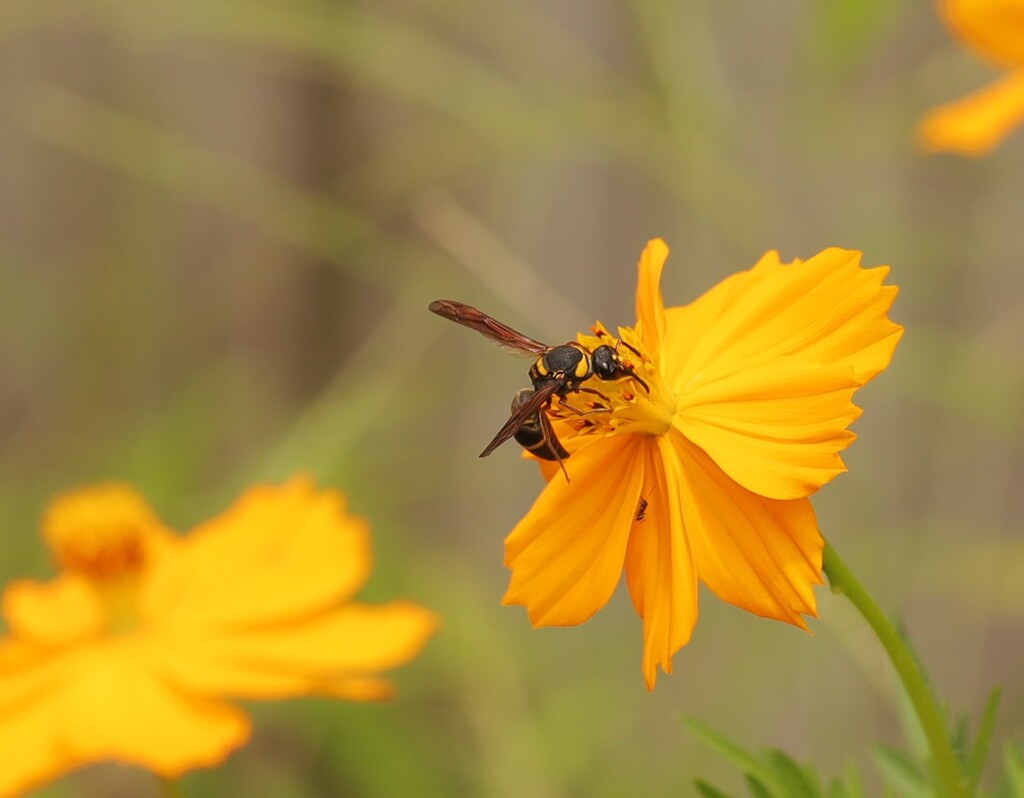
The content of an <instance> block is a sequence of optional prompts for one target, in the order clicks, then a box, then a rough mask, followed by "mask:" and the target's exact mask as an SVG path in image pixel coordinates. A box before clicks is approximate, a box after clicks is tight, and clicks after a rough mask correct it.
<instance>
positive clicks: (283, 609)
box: [143, 477, 372, 628]
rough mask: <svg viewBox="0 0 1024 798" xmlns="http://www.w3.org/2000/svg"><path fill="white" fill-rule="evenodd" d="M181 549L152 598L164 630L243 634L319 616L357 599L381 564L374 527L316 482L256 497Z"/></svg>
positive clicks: (156, 578)
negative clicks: (177, 627)
mask: <svg viewBox="0 0 1024 798" xmlns="http://www.w3.org/2000/svg"><path fill="white" fill-rule="evenodd" d="M181 549H182V550H181V552H180V553H179V555H178V556H176V557H175V558H173V559H171V560H169V561H168V562H167V563H166V567H164V568H162V569H160V570H158V571H157V572H156V573H154V575H153V579H152V581H151V583H150V585H149V586H148V589H147V591H146V592H145V593H144V594H143V602H144V605H143V607H144V611H145V612H146V613H147V614H150V615H152V616H153V617H154V618H157V619H159V620H160V622H161V623H163V624H181V625H189V624H199V625H203V626H210V625H214V624H225V625H228V626H231V627H234V628H238V627H242V626H245V625H247V624H249V623H255V624H267V623H272V622H273V621H274V620H276V619H284V618H290V617H293V616H295V615H298V614H301V613H306V612H313V611H316V610H318V609H321V608H323V607H325V606H327V605H329V604H333V603H335V602H337V601H339V600H341V599H344V598H348V597H349V596H351V595H352V594H353V593H354V592H355V591H356V590H358V589H359V587H361V586H362V584H363V582H365V581H366V579H367V577H368V576H369V573H370V568H371V564H372V562H371V554H370V540H369V530H368V528H367V526H366V523H365V522H364V521H362V520H361V519H358V518H355V517H353V516H350V515H348V514H347V513H346V511H345V501H344V497H343V496H342V495H341V494H340V493H339V492H337V491H317V490H316V488H315V487H314V485H313V483H312V482H311V481H310V480H309V479H308V478H306V477H296V478H294V479H292V480H291V481H290V482H288V483H287V484H286V485H283V486H280V487H276V486H269V485H268V486H261V487H255V488H252V489H250V490H249V491H248V492H247V493H246V494H245V495H243V496H242V497H241V498H240V499H239V500H238V501H237V502H236V503H235V505H234V506H233V507H231V508H229V509H228V510H227V511H226V512H224V513H223V514H221V515H219V516H217V517H216V518H213V519H212V520H210V521H207V522H206V523H204V524H201V525H200V526H198V527H197V528H196V529H195V530H194V531H193V532H192V533H191V534H190V535H189V536H188V537H187V538H186V539H185V540H184V541H183V542H182V546H181ZM225 563H230V564H231V567H230V568H225Z"/></svg>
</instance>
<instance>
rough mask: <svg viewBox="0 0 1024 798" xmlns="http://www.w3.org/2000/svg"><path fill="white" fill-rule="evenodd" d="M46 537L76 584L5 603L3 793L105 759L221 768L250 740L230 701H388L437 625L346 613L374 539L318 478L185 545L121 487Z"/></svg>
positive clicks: (213, 525)
mask: <svg viewBox="0 0 1024 798" xmlns="http://www.w3.org/2000/svg"><path fill="white" fill-rule="evenodd" d="M106 510H109V515H105V511H106ZM44 528H45V529H46V530H47V540H48V542H49V543H50V544H51V546H52V547H53V548H54V553H55V555H56V559H57V561H58V562H60V563H61V564H62V565H63V566H64V568H65V569H66V570H65V571H64V572H63V573H62V574H61V575H59V576H58V577H57V578H56V579H55V580H54V581H53V582H51V583H49V584H44V585H40V584H35V583H30V582H16V583H14V584H12V585H11V586H9V587H8V589H7V591H6V592H5V594H4V600H3V609H4V614H5V617H6V620H7V622H8V627H9V629H10V633H9V634H8V636H7V637H5V638H3V639H0V746H2V747H3V750H4V751H5V761H7V760H8V759H11V761H12V763H13V764H11V765H10V767H8V766H7V765H5V767H4V768H0V794H4V795H6V794H9V793H13V792H17V791H20V790H23V789H26V788H28V787H31V786H34V785H37V784H41V783H44V782H45V781H47V780H50V779H52V778H55V777H56V776H59V775H61V774H62V773H65V772H67V771H69V770H72V769H74V768H76V767H79V766H81V765H85V764H89V763H91V762H98V761H101V760H107V759H113V760H116V761H119V762H123V763H128V764H134V765H139V766H142V767H145V768H148V769H150V770H152V771H153V772H155V773H158V774H160V775H162V776H166V777H176V776H178V775H180V774H181V773H183V772H185V771H187V770H189V769H191V768H195V767H202V766H208V765H213V764H216V763H218V762H220V761H221V760H222V759H223V758H224V757H225V756H227V755H228V754H229V753H230V752H231V751H232V750H234V749H235V748H237V747H238V746H240V745H242V744H243V743H244V742H245V741H246V740H247V739H248V736H249V720H248V718H247V717H246V715H245V714H244V713H243V712H241V711H240V710H239V709H237V708H235V707H233V706H232V705H231V704H229V703H227V702H226V700H225V699H229V698H237V697H244V698H282V697H288V696H296V695H306V694H324V695H333V696H337V697H346V698H352V699H355V700H368V699H369V698H385V697H387V696H388V695H389V694H390V692H391V687H390V685H389V684H388V682H387V681H385V680H383V679H381V678H380V677H379V675H378V673H379V671H382V670H386V669H390V668H392V667H395V666H397V665H400V664H402V663H404V662H407V661H408V660H409V659H411V658H412V657H414V656H415V655H416V654H417V653H418V652H419V651H420V649H421V648H422V647H423V645H424V643H425V642H426V640H427V638H428V637H429V636H430V635H431V634H432V632H433V631H434V629H435V628H436V626H437V620H436V618H435V616H434V615H433V614H432V613H430V612H429V611H427V610H424V609H422V608H421V607H418V606H416V605H414V604H411V603H408V602H392V603H391V604H386V605H383V606H370V605H366V604H356V603H349V602H348V601H346V600H347V599H348V598H349V597H350V596H351V594H352V593H353V592H354V591H355V590H356V588H358V587H359V586H360V585H361V584H362V583H363V582H364V581H365V579H366V577H367V575H368V573H369V569H370V551H369V538H368V532H367V529H366V524H365V523H364V522H363V521H361V520H359V519H355V518H352V517H351V516H349V515H348V514H347V513H346V512H345V505H344V499H343V497H342V496H341V494H340V493H338V492H336V491H318V490H316V489H315V488H314V487H313V485H312V483H311V482H310V481H309V480H306V479H295V480H292V481H291V482H290V483H288V484H287V485H285V486H283V487H260V488H254V489H252V490H250V491H249V492H248V493H247V494H246V495H244V496H243V497H242V498H241V499H240V500H239V501H238V502H237V503H236V505H235V506H234V507H233V508H232V509H230V510H229V511H228V512H226V513H224V514H223V515H222V516H220V517H218V518H216V519H214V520H213V521H210V522H208V523H206V524H204V525H202V526H201V527H199V529H198V530H197V531H196V532H193V533H192V534H191V535H189V536H187V537H185V538H182V539H176V538H171V537H170V535H169V533H168V532H167V531H166V530H165V529H164V528H163V527H162V526H161V525H160V524H159V522H157V521H156V520H155V516H153V515H152V513H151V511H149V510H148V508H145V507H144V506H143V505H141V504H140V501H139V499H138V497H137V496H135V495H134V494H132V493H130V492H129V491H128V490H127V489H125V488H124V487H122V486H99V487H97V488H92V489H86V490H83V491H78V492H74V493H71V494H66V495H64V496H61V497H60V498H58V500H57V501H55V502H54V505H53V507H52V508H51V510H50V512H48V513H47V516H46V519H45V521H44ZM15 759H16V760H17V761H16V762H14V760H15Z"/></svg>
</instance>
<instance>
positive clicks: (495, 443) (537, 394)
mask: <svg viewBox="0 0 1024 798" xmlns="http://www.w3.org/2000/svg"><path fill="white" fill-rule="evenodd" d="M557 389H558V383H557V382H549V383H545V384H544V385H542V386H540V388H538V389H537V390H536V391H534V392H533V396H531V397H530V398H529V399H527V400H526V401H525V402H523V403H522V404H521V405H519V407H517V408H516V409H515V410H513V411H512V415H511V416H509V417H508V421H506V422H505V426H503V427H502V428H501V429H500V430H498V434H497V435H495V436H494V439H493V440H492V441H491V442H490V443H489V444H487V448H486V449H484V450H483V451H482V452H480V456H481V457H487V455H489V454H490V453H491V452H493V451H494V450H495V449H497V448H498V447H499V446H501V444H503V443H504V442H505V441H507V440H508V439H509V438H511V437H512V436H513V435H515V434H516V432H517V431H518V430H519V428H520V427H521V426H523V422H524V421H526V419H528V418H530V417H532V416H533V415H534V414H535V413H540V412H542V411H541V408H542V407H544V405H545V404H546V403H547V401H548V400H549V399H550V398H551V395H552V394H553V393H554V392H555V391H556V390H557ZM543 423H544V422H543V421H541V424H543ZM552 434H553V433H552Z"/></svg>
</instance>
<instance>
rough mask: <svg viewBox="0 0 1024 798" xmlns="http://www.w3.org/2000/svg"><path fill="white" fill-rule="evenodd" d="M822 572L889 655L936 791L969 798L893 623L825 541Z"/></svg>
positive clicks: (924, 683)
mask: <svg viewBox="0 0 1024 798" xmlns="http://www.w3.org/2000/svg"><path fill="white" fill-rule="evenodd" d="M823 567H824V570H825V573H826V575H827V576H828V581H829V584H830V585H831V587H832V592H834V593H841V594H842V595H844V596H846V597H847V598H848V599H849V600H850V602H851V603H852V604H853V606H854V607H856V608H857V611H858V612H860V614H861V615H862V616H863V618H864V620H865V621H867V622H868V626H870V627H871V629H872V630H873V631H874V633H875V635H876V636H877V637H878V640H879V642H881V644H882V647H883V648H884V649H885V652H886V653H887V654H888V655H889V659H890V660H891V661H892V664H893V667H894V668H896V673H898V674H899V677H900V681H902V682H903V687H904V688H905V689H906V691H907V695H908V696H909V697H910V703H911V705H912V706H913V707H914V712H915V713H916V714H917V717H918V720H920V722H921V726H922V728H923V729H924V734H925V737H926V739H927V740H928V747H929V749H931V754H932V760H933V761H934V763H935V772H936V775H937V776H938V779H939V789H940V790H941V795H943V796H944V797H945V798H968V797H969V796H970V794H971V791H970V788H969V786H968V780H967V775H966V773H965V772H964V769H963V766H962V765H961V763H960V760H959V759H957V756H956V753H955V752H954V751H953V743H952V740H951V739H950V736H949V732H948V730H947V729H946V722H945V719H944V718H943V717H942V712H941V711H940V710H939V705H938V703H937V702H936V700H935V696H934V695H933V694H932V691H931V688H930V687H929V685H928V679H927V677H926V676H925V674H924V671H922V670H921V666H920V664H919V663H918V661H917V659H916V658H915V657H914V654H913V652H912V651H911V650H910V646H908V645H907V641H906V640H904V639H903V636H902V635H901V634H900V633H899V631H898V630H897V629H896V626H895V625H894V624H893V622H892V621H891V620H890V619H889V618H888V616H886V614H885V613H884V612H882V609H881V608H880V607H879V606H878V604H876V603H875V600H874V599H873V598H871V596H870V595H869V594H868V592H867V591H866V590H865V589H864V587H863V585H861V583H860V582H859V581H857V578H856V577H855V576H854V575H853V572H852V571H850V569H849V568H847V567H846V563H844V562H843V561H842V560H841V559H840V558H839V555H838V554H837V553H836V550H835V549H834V548H832V545H831V544H830V543H829V542H828V541H825V553H824V564H823Z"/></svg>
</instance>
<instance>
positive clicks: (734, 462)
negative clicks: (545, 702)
mask: <svg viewBox="0 0 1024 798" xmlns="http://www.w3.org/2000/svg"><path fill="white" fill-rule="evenodd" d="M667 257H668V247H667V246H666V245H665V243H664V242H663V241H661V240H660V239H655V240H653V241H651V242H650V243H649V244H648V245H647V248H646V250H645V251H644V253H643V255H642V257H641V259H640V264H639V281H638V285H637V294H636V313H637V318H638V321H637V324H636V326H635V327H620V328H619V330H618V340H616V338H615V337H613V336H612V335H611V334H610V333H609V332H608V331H607V330H606V329H605V328H604V327H603V326H601V325H600V324H598V325H595V327H594V335H592V336H588V335H581V336H579V338H578V340H579V342H580V343H581V344H583V345H584V346H585V347H587V348H588V349H590V350H593V348H595V347H597V346H598V345H600V344H611V345H616V346H618V351H619V354H620V356H621V357H622V359H623V361H625V362H626V363H627V365H628V366H629V367H631V368H632V369H634V373H635V374H636V376H637V377H639V378H640V379H639V380H637V379H633V378H631V377H624V378H622V379H620V380H618V381H617V382H608V381H602V380H597V379H591V380H588V383H587V385H586V387H587V388H588V389H592V390H593V391H595V392H599V393H600V394H602V395H603V396H600V397H595V394H594V393H591V392H587V393H584V394H572V393H571V394H569V395H568V396H567V397H566V398H565V399H562V400H558V399H556V400H555V402H554V403H553V404H552V407H551V409H550V411H549V414H550V416H551V417H552V425H553V427H554V430H555V433H556V435H557V436H558V437H559V439H560V440H561V442H562V444H563V445H564V446H565V448H566V449H567V450H568V451H569V453H570V456H569V458H568V459H567V460H566V461H565V463H564V465H565V468H566V471H567V473H568V477H569V479H568V480H566V479H563V478H561V477H559V476H556V475H557V474H558V473H559V471H558V466H557V464H555V463H547V462H542V463H541V466H542V468H543V469H544V472H545V476H547V478H548V484H547V486H546V487H545V488H544V490H543V491H542V492H541V494H540V496H539V497H538V499H537V501H536V503H535V504H534V505H533V507H532V509H531V510H530V511H529V513H528V514H527V515H526V517H525V518H523V519H522V521H520V522H519V524H518V525H517V526H516V527H515V529H513V531H512V533H511V534H510V535H509V537H508V539H507V540H506V541H505V564H506V565H507V566H508V567H509V568H510V569H511V570H512V577H511V581H510V584H509V588H508V592H507V593H506V595H505V598H504V602H505V603H506V604H521V605H523V606H525V607H526V608H527V611H528V613H529V617H530V621H531V622H532V623H533V625H534V626H570V625H574V624H578V623H582V622H583V621H585V620H587V618H589V617H590V616H591V615H593V614H594V613H595V612H597V611H598V610H599V609H601V607H603V606H604V604H605V603H606V602H607V601H608V599H609V598H610V597H611V595H612V593H613V592H614V590H615V587H616V585H617V584H618V582H619V579H620V577H621V574H622V572H623V570H625V573H626V584H627V587H628V588H629V592H630V595H631V596H632V599H633V604H634V606H635V607H636V610H637V612H638V613H639V614H640V615H641V616H642V617H643V627H644V631H643V638H644V647H643V649H644V650H643V674H644V679H645V680H646V683H647V686H648V688H649V689H653V688H654V683H655V679H656V677H657V668H658V667H659V666H660V667H661V668H662V670H664V671H666V672H667V673H671V670H672V655H673V654H674V653H675V652H676V651H678V650H679V649H680V648H681V647H682V646H683V645H685V644H686V642H687V641H688V640H689V639H690V634H691V632H692V631H693V627H694V624H695V623H696V621H697V584H698V581H700V582H703V583H704V584H706V585H707V586H708V587H709V588H710V589H711V590H712V591H713V592H714V593H716V594H717V595H718V596H719V597H720V598H722V599H724V600H725V601H728V602H730V603H732V604H735V605H737V606H739V607H742V608H744V609H746V610H749V611H750V612H753V613H755V614H757V615H761V616H764V617H767V618H775V619H777V620H781V621H787V622H789V623H791V624H794V625H796V626H799V627H801V628H806V624H805V622H804V619H803V616H804V615H815V614H816V605H815V598H814V592H813V590H812V588H813V586H814V585H816V584H820V583H821V559H822V548H823V541H822V538H821V534H820V532H819V531H818V526H817V521H816V520H815V516H814V510H813V508H812V507H811V503H810V500H809V499H808V498H807V497H808V496H810V494H812V493H814V492H815V491H816V490H817V489H818V488H820V487H821V486H822V485H824V484H825V483H826V482H828V481H829V480H831V479H832V478H833V477H834V476H836V475H837V474H839V473H840V472H842V471H845V470H846V469H845V466H844V465H843V462H842V460H841V459H840V456H839V452H840V451H841V450H843V449H845V448H846V447H847V446H849V444H850V443H851V442H852V441H853V439H854V437H855V436H854V434H853V433H852V432H850V431H848V430H847V427H848V426H849V425H850V423H851V422H853V421H854V419H856V418H857V417H858V416H859V415H860V410H859V409H858V408H857V407H855V406H854V405H853V403H852V401H851V399H852V397H853V394H854V392H855V391H856V390H857V389H858V388H860V387H861V386H863V385H864V384H865V383H867V382H868V381H869V380H871V379H872V378H873V377H875V376H876V375H877V374H879V373H880V372H881V371H882V370H883V369H884V368H885V367H886V366H887V365H888V364H889V361H890V359H891V358H892V354H893V351H894V349H895V347H896V344H897V342H898V341H899V339H900V336H901V335H902V332H903V330H902V328H901V327H900V326H899V325H897V324H894V323H893V322H891V321H890V320H889V319H888V317H887V312H888V310H889V307H890V306H891V304H892V302H893V300H894V299H895V297H896V291H897V289H896V288H895V287H894V286H884V285H882V281H883V280H884V279H885V276H886V275H887V274H888V272H889V269H888V267H885V266H879V267H877V268H873V269H863V268H861V266H860V253H859V252H854V251H851V250H843V249H827V250H825V251H824V252H821V253H820V254H818V255H815V256H814V257H813V258H811V259H810V260H808V261H805V262H801V261H794V262H793V263H789V264H784V263H781V262H780V260H779V256H778V253H776V252H769V253H768V254H766V255H765V256H764V257H763V258H761V260H760V261H759V262H758V263H757V264H756V265H755V266H754V267H753V268H752V269H751V270H749V271H746V272H741V273H739V274H735V275H733V276H732V277H730V278H728V279H726V280H724V281H723V282H721V283H719V284H718V285H717V286H715V287H714V288H712V289H711V290H710V291H709V292H708V293H706V294H705V295H704V296H702V297H701V298H700V299H698V300H697V301H695V302H693V303H692V304H690V305H686V306H684V307H675V308H667V309H666V308H665V307H664V304H663V302H662V298H661V291H660V289H659V283H660V280H661V271H662V267H663V265H664V263H665V260H666V258H667ZM641 381H642V383H643V384H641Z"/></svg>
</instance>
